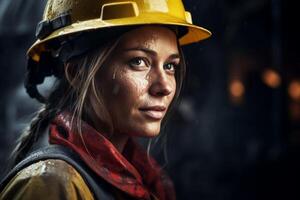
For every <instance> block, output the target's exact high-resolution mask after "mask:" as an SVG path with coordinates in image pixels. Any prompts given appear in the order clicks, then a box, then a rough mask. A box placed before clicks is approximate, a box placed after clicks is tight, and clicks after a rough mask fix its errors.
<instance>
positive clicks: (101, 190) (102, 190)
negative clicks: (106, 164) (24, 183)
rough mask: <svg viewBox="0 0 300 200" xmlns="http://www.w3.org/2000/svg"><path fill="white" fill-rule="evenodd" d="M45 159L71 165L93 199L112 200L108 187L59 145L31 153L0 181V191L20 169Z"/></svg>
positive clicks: (69, 150) (74, 155)
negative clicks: (57, 160) (61, 161)
mask: <svg viewBox="0 0 300 200" xmlns="http://www.w3.org/2000/svg"><path fill="white" fill-rule="evenodd" d="M47 159H59V160H63V161H66V162H67V163H69V164H70V165H72V166H73V167H74V168H75V169H76V170H77V171H78V172H79V174H80V175H81V176H82V178H83V179H84V181H85V182H86V183H87V185H88V186H89V188H90V189H91V192H92V193H93V194H94V197H95V199H99V200H114V199H115V198H114V197H113V195H112V193H111V192H110V187H111V186H110V185H108V183H106V182H104V180H102V179H101V178H96V176H94V172H93V171H91V170H90V169H89V168H88V166H86V164H85V163H84V162H83V161H82V160H81V159H80V157H79V156H78V155H77V154H75V153H74V152H73V151H72V150H71V149H68V148H66V147H63V146H60V145H49V146H47V147H45V148H41V149H38V150H36V151H34V152H32V153H31V154H30V155H29V156H27V157H26V158H25V159H24V160H22V161H21V162H19V163H18V164H17V165H16V166H15V167H14V168H13V169H12V170H11V171H10V172H9V173H8V174H7V175H6V176H5V178H4V179H3V180H2V181H1V183H0V191H2V190H3V189H4V187H5V186H6V185H7V184H8V183H9V181H10V180H11V179H12V178H13V177H14V176H15V175H16V174H17V173H18V172H19V171H21V170H22V169H24V168H26V167H27V166H29V165H31V164H33V163H35V162H38V161H41V160H47Z"/></svg>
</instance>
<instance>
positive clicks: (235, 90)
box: [229, 80, 245, 98]
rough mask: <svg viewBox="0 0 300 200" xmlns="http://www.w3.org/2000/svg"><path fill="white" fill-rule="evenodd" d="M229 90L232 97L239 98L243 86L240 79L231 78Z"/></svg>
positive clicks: (241, 94) (242, 91) (243, 91)
mask: <svg viewBox="0 0 300 200" xmlns="http://www.w3.org/2000/svg"><path fill="white" fill-rule="evenodd" d="M229 91H230V94H231V95H232V96H233V97H235V98H239V97H242V96H243V95H244V93H245V87H244V85H243V83H242V82H241V81H240V80H233V81H232V82H231V83H230V86H229Z"/></svg>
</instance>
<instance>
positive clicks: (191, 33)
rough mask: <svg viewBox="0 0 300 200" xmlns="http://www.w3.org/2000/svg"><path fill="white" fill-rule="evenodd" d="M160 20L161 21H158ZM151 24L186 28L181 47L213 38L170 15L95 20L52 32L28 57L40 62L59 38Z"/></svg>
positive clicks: (209, 33)
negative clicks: (49, 44) (44, 52)
mask: <svg viewBox="0 0 300 200" xmlns="http://www.w3.org/2000/svg"><path fill="white" fill-rule="evenodd" d="M158 19H159V20H158ZM150 24H158V25H171V26H172V25H173V26H178V27H183V28H186V29H187V31H186V33H185V34H184V35H182V36H181V37H180V38H179V44H180V45H187V44H191V43H195V42H199V41H201V40H204V39H206V38H208V37H210V36H211V32H210V31H209V30H207V29H205V28H203V27H200V26H196V25H193V24H191V23H187V22H186V21H184V20H182V19H180V18H177V17H172V16H170V15H168V14H164V13H155V14H153V13H149V14H148V13H144V14H141V15H139V16H137V17H129V18H118V19H110V20H101V19H100V18H99V19H93V20H87V21H82V22H76V23H73V24H71V25H69V26H66V27H63V28H60V29H58V30H56V31H54V32H52V33H51V34H50V35H49V36H48V37H46V38H44V39H41V40H37V41H36V42H35V43H34V44H33V45H32V46H31V47H30V49H29V50H28V52H27V55H28V56H29V57H31V58H33V60H36V61H38V57H39V55H40V53H41V52H42V51H45V49H46V47H45V45H46V44H47V43H48V42H50V41H52V40H55V39H56V38H58V37H64V36H68V35H71V34H75V33H80V32H84V31H94V30H95V31H97V32H99V31H101V29H103V31H106V30H107V29H108V28H114V27H124V26H126V27H128V26H138V25H150Z"/></svg>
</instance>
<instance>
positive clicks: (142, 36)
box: [118, 25, 178, 52]
mask: <svg viewBox="0 0 300 200" xmlns="http://www.w3.org/2000/svg"><path fill="white" fill-rule="evenodd" d="M137 46H139V47H145V48H148V49H152V50H156V49H160V48H164V49H165V50H168V51H175V52H178V47H177V36H176V34H175V32H174V31H173V30H171V29H169V28H167V27H163V26H158V25H151V26H150V25H149V26H142V27H139V28H136V29H133V30H131V31H129V32H127V33H125V34H124V35H123V36H122V37H121V40H120V42H119V44H118V47H119V48H120V49H123V48H125V49H126V48H132V47H137Z"/></svg>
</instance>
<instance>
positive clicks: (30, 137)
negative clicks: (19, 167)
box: [12, 106, 49, 164]
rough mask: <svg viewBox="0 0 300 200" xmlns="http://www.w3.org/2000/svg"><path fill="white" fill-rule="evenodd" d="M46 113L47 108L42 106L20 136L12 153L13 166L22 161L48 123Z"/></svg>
mask: <svg viewBox="0 0 300 200" xmlns="http://www.w3.org/2000/svg"><path fill="white" fill-rule="evenodd" d="M48 112H49V111H48V109H47V106H43V107H42V108H41V109H40V110H39V111H38V113H37V115H36V117H35V118H34V119H33V120H32V121H31V123H30V125H29V127H27V129H26V130H25V131H24V133H23V134H22V135H21V136H20V138H19V140H18V144H17V146H16V148H15V149H14V150H13V152H12V160H13V164H15V163H17V162H19V161H20V160H22V158H23V157H24V155H25V154H26V153H27V152H28V150H29V149H30V147H31V146H32V144H33V143H34V142H35V141H36V140H37V139H38V135H39V132H41V130H42V129H43V128H45V124H46V122H47V121H48V120H47V119H46V116H47V115H48Z"/></svg>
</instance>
